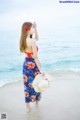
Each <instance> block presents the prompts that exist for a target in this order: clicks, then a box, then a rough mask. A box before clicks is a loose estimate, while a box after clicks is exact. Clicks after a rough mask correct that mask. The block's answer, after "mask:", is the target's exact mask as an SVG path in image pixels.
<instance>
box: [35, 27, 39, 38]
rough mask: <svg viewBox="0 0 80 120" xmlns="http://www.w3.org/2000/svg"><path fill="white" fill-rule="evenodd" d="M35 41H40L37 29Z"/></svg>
mask: <svg viewBox="0 0 80 120" xmlns="http://www.w3.org/2000/svg"><path fill="white" fill-rule="evenodd" d="M35 39H36V40H39V35H38V32H37V28H35Z"/></svg>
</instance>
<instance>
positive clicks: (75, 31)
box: [0, 26, 80, 87]
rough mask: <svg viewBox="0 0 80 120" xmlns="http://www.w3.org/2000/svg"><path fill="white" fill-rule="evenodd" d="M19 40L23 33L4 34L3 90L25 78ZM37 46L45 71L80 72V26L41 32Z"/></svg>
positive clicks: (0, 45) (0, 41)
mask: <svg viewBox="0 0 80 120" xmlns="http://www.w3.org/2000/svg"><path fill="white" fill-rule="evenodd" d="M19 38H20V32H13V31H0V87H1V86H3V85H5V84H6V83H9V82H13V81H14V82H15V81H18V80H21V79H22V64H23V61H24V58H25V54H24V53H20V51H19ZM37 45H38V47H39V51H38V55H39V60H40V63H41V65H42V68H43V70H44V71H46V70H47V71H51V72H54V71H73V72H79V71H80V26H74V27H70V28H69V27H67V28H63V29H62V28H59V29H53V30H51V31H50V32H49V31H47V32H43V33H39V40H38V41H37Z"/></svg>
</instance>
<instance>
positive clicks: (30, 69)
mask: <svg viewBox="0 0 80 120" xmlns="http://www.w3.org/2000/svg"><path fill="white" fill-rule="evenodd" d="M39 73H40V71H39V69H38V67H37V65H36V63H35V61H34V58H28V57H25V59H24V62H23V66H22V74H23V83H24V94H25V102H35V101H36V100H37V101H40V99H41V93H40V92H36V91H35V90H34V88H33V87H32V82H33V80H34V78H35V76H36V75H37V74H39Z"/></svg>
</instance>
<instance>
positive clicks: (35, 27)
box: [33, 21, 39, 40]
mask: <svg viewBox="0 0 80 120" xmlns="http://www.w3.org/2000/svg"><path fill="white" fill-rule="evenodd" d="M33 26H34V29H35V38H34V39H36V40H39V35H38V32H37V25H36V22H35V21H34V22H33Z"/></svg>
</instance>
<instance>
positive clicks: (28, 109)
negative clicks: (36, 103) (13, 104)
mask: <svg viewBox="0 0 80 120" xmlns="http://www.w3.org/2000/svg"><path fill="white" fill-rule="evenodd" d="M26 107H27V112H29V111H30V103H26Z"/></svg>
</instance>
